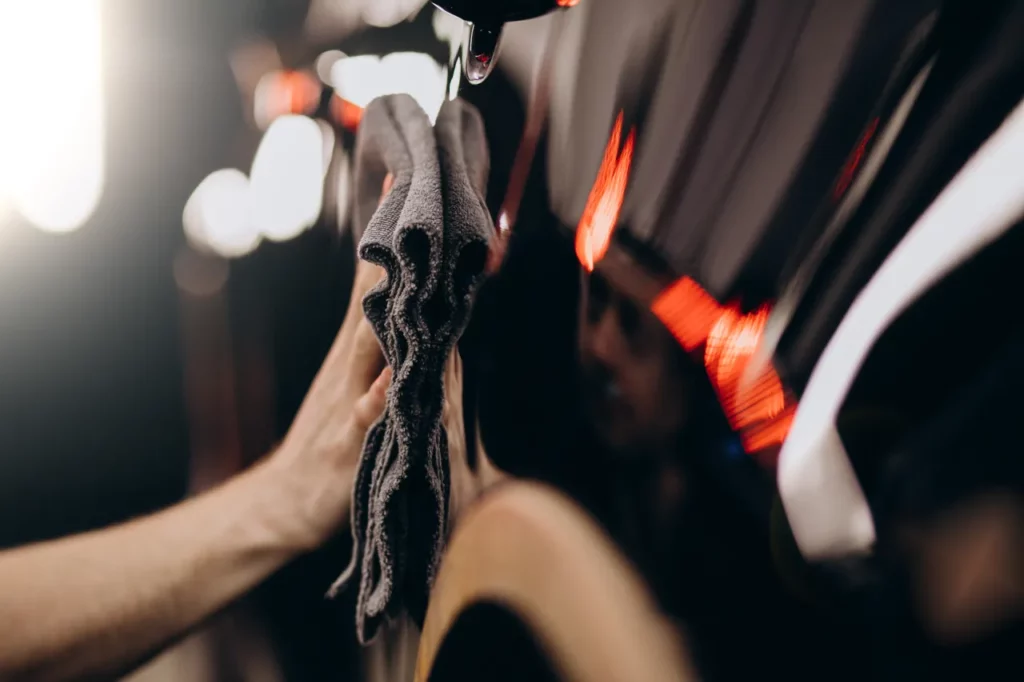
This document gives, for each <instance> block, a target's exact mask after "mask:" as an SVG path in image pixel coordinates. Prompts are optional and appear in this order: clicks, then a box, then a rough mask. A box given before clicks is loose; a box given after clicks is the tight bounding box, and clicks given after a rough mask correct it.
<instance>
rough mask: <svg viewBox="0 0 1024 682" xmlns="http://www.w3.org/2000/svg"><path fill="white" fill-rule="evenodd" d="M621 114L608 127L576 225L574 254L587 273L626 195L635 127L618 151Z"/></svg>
mask: <svg viewBox="0 0 1024 682" xmlns="http://www.w3.org/2000/svg"><path fill="white" fill-rule="evenodd" d="M621 141H622V114H621V113H619V116H618V118H616V119H615V126H614V127H613V128H612V133H611V137H610V138H609V139H608V146H607V147H605V150H604V158H603V159H602V160H601V167H600V168H599V169H598V172H597V180H595V181H594V186H593V188H591V190H590V196H589V197H587V204H586V206H585V207H584V209H583V216H582V217H581V218H580V223H579V226H578V227H577V228H576V257H577V258H579V261H580V263H582V264H583V267H584V268H586V269H587V271H588V272H593V271H594V266H595V265H596V264H597V263H598V262H599V261H600V260H601V259H602V258H604V255H605V254H606V253H607V252H608V245H609V244H610V243H611V240H612V233H613V232H614V230H615V226H616V224H617V223H618V220H619V211H621V210H622V202H623V200H624V199H625V197H626V184H627V182H628V181H629V168H630V165H631V164H632V162H633V145H634V143H635V141H636V130H635V129H633V130H630V131H629V136H628V137H627V138H626V143H625V145H623V146H622V151H621V152H620V151H619V147H620V144H621Z"/></svg>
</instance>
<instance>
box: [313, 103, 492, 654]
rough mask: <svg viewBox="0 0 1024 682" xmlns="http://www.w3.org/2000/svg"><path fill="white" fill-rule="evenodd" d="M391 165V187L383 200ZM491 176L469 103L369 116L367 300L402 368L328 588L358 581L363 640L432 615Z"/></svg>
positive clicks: (388, 106) (364, 169) (394, 108)
mask: <svg viewBox="0 0 1024 682" xmlns="http://www.w3.org/2000/svg"><path fill="white" fill-rule="evenodd" d="M389 172H390V173H391V174H392V176H393V185H392V187H391V191H390V192H389V193H388V195H387V196H386V197H385V199H384V201H383V202H382V203H381V204H380V206H379V207H377V202H378V200H379V197H380V188H381V185H382V183H383V180H384V177H385V176H386V174H387V173H389ZM488 172H489V157H488V152H487V144H486V139H485V137H484V129H483V122H482V120H481V118H480V114H479V113H478V112H477V111H476V109H474V108H473V107H472V106H471V105H469V104H467V103H465V102H463V101H461V100H455V101H450V102H446V103H445V104H444V106H443V107H442V109H441V112H440V113H439V115H438V118H437V124H436V126H435V127H434V128H431V125H430V121H429V119H428V118H427V116H426V114H424V112H423V111H422V110H421V109H420V107H419V105H417V104H416V102H415V101H414V100H413V99H412V98H411V97H409V96H407V95H391V96H387V97H383V98H380V99H377V100H375V101H373V102H372V103H371V104H370V105H369V106H368V107H367V109H366V111H365V113H364V115H363V121H362V124H361V126H360V129H359V135H358V139H357V142H356V208H355V211H356V215H355V225H356V230H357V231H358V230H359V228H360V227H361V226H362V225H364V224H365V225H366V228H365V231H364V232H363V234H362V238H361V239H360V241H359V256H360V257H361V258H362V259H364V260H367V261H370V262H372V263H376V264H378V265H380V266H382V267H383V268H384V270H385V271H386V273H387V275H386V278H385V279H384V280H383V281H382V282H381V283H380V284H379V285H377V286H376V287H374V288H373V289H372V290H371V291H369V292H368V293H367V294H366V296H365V297H364V299H363V309H364V311H365V312H366V317H367V319H368V320H369V322H370V324H371V325H372V326H373V329H374V331H375V333H376V335H377V338H378V340H379V341H380V344H381V347H382V348H383V351H384V355H385V357H386V359H387V362H388V365H390V366H391V367H392V369H393V376H392V380H391V386H390V388H389V389H388V393H387V401H386V406H385V409H384V413H383V415H382V416H381V418H380V420H379V421H378V422H377V423H376V424H374V425H373V426H372V427H371V428H370V431H369V433H368V434H367V436H366V442H365V444H364V447H363V454H362V458H361V460H360V463H359V468H358V471H357V474H356V481H355V490H354V494H353V499H352V536H353V539H354V547H353V552H352V560H351V562H350V563H349V566H348V568H347V569H346V570H345V572H344V573H343V574H342V575H341V577H340V578H339V579H338V581H337V582H336V583H335V584H334V586H333V587H332V588H331V593H332V594H333V593H336V592H337V591H338V590H339V589H342V588H343V587H345V586H346V585H348V584H351V583H352V582H354V581H356V578H357V576H358V587H359V595H358V599H357V603H356V632H357V636H358V637H359V641H360V642H362V643H364V644H365V643H367V642H369V641H371V640H372V639H373V637H374V636H375V635H376V633H377V631H378V629H379V628H380V626H381V624H382V623H384V622H385V621H387V620H391V619H395V618H397V617H398V616H400V615H401V614H402V612H403V611H406V612H408V613H409V615H411V616H412V617H413V618H414V619H415V620H416V621H417V622H420V623H422V620H423V617H424V615H425V613H426V606H427V600H428V596H429V591H430V587H431V585H432V583H433V580H434V575H435V573H436V571H437V567H438V564H439V562H440V557H441V553H442V551H443V549H444V543H445V541H446V539H447V535H448V505H449V469H448V437H447V434H446V432H445V429H444V426H443V424H442V423H441V412H442V406H443V402H444V369H445V363H446V361H447V359H448V356H449V354H450V353H451V351H452V349H453V348H454V347H455V345H456V343H457V342H458V340H459V337H460V336H461V335H462V332H463V331H464V330H465V328H466V324H467V323H468V321H469V315H470V311H471V309H472V305H473V300H474V297H475V295H476V291H477V288H478V287H479V285H480V283H481V281H482V279H483V275H484V268H485V265H486V261H487V253H488V247H489V242H490V240H491V238H492V235H493V233H494V225H493V223H492V222H491V218H490V214H489V213H488V211H487V206H486V203H485V201H484V198H483V197H484V188H485V186H486V182H487V175H488ZM374 209H376V210H374ZM371 214H372V217H370V218H369V220H368V222H365V223H364V222H363V221H364V220H366V216H369V215H371Z"/></svg>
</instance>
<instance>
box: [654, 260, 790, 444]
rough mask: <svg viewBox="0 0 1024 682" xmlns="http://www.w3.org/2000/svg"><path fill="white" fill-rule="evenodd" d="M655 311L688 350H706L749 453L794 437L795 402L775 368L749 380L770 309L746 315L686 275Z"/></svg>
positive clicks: (708, 364)
mask: <svg viewBox="0 0 1024 682" xmlns="http://www.w3.org/2000/svg"><path fill="white" fill-rule="evenodd" d="M651 311H652V312H653V313H654V314H655V315H656V316H657V317H658V319H660V320H661V322H662V323H663V324H664V325H665V326H666V327H667V328H668V330H669V331H670V332H671V333H672V335H673V336H675V338H676V340H678V341H679V343H680V345H682V347H683V348H684V349H685V350H686V351H688V352H692V351H694V350H696V349H697V348H699V347H700V346H701V345H703V346H704V358H703V360H704V367H705V369H706V371H707V374H708V378H709V379H710V380H711V385H712V386H713V387H714V389H715V393H716V394H717V396H718V401H719V403H720V404H721V406H722V410H723V411H724V412H725V416H726V419H727V420H728V422H729V426H730V427H731V428H732V429H733V430H734V431H736V432H737V433H738V434H739V435H740V440H741V442H742V443H743V447H744V449H745V450H746V451H747V452H749V453H755V452H759V451H761V450H764V449H766V448H769V447H772V446H775V445H780V444H781V443H782V442H783V441H784V440H785V438H786V434H788V433H789V427H790V425H791V424H792V421H793V414H794V412H795V404H794V403H793V402H792V401H791V400H790V399H788V397H787V395H786V391H785V389H784V387H783V385H782V380H781V379H780V378H779V375H778V373H776V372H775V370H774V369H773V368H772V367H770V366H768V367H766V368H765V369H764V370H762V371H761V372H760V373H759V374H757V375H756V376H755V377H754V378H753V379H745V375H746V370H747V366H748V364H749V363H750V361H751V359H752V358H753V356H754V354H755V352H756V351H757V346H758V344H759V343H760V341H761V336H762V335H763V334H764V328H765V325H766V324H767V322H768V315H769V313H770V312H771V310H770V308H769V307H768V306H767V305H766V306H763V307H761V308H759V309H758V310H756V311H754V312H752V313H747V314H743V313H741V312H740V310H739V307H738V306H737V305H735V304H734V305H729V306H722V305H721V304H719V303H718V301H716V300H715V299H714V298H713V297H712V296H711V295H710V294H708V293H707V292H706V291H705V290H704V289H703V287H701V286H700V285H699V284H698V283H697V282H695V281H694V280H693V279H691V278H689V277H681V278H679V279H678V280H676V281H675V282H673V283H672V284H671V285H669V286H668V287H667V288H666V289H665V290H664V291H663V292H662V293H661V294H660V295H659V296H658V297H657V298H656V299H655V300H654V302H653V303H652V304H651Z"/></svg>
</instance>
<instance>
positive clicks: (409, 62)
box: [331, 52, 445, 122]
mask: <svg viewBox="0 0 1024 682" xmlns="http://www.w3.org/2000/svg"><path fill="white" fill-rule="evenodd" d="M331 82H332V84H333V85H334V88H335V90H336V91H337V92H338V95H339V96H341V97H342V98H344V99H345V100H347V101H349V102H351V103H353V104H355V105H357V106H360V107H366V105H367V104H369V103H370V102H371V101H373V100H374V99H376V98H377V97H381V96H383V95H393V94H397V93H405V94H408V95H411V96H412V98H413V99H415V100H416V101H417V102H418V103H419V105H420V106H421V107H423V111H425V112H426V113H427V116H429V117H430V121H431V122H433V121H434V120H435V119H436V118H437V114H438V112H439V111H440V110H441V104H442V103H443V102H444V96H445V69H444V67H442V66H441V65H440V64H438V63H437V62H436V61H434V59H433V58H432V57H431V56H430V55H427V54H423V53H422V52H395V53H392V54H389V55H386V56H385V57H384V58H383V59H380V58H377V57H375V56H372V55H360V56H357V57H348V58H346V59H341V60H339V61H337V62H335V64H334V67H333V68H332V69H331Z"/></svg>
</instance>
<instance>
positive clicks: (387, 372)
mask: <svg viewBox="0 0 1024 682" xmlns="http://www.w3.org/2000/svg"><path fill="white" fill-rule="evenodd" d="M389 383H391V368H390V367H385V368H384V371H383V372H381V373H380V375H379V376H378V377H377V380H376V381H374V382H373V387H374V388H383V387H385V386H387V385H388V384H389Z"/></svg>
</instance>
